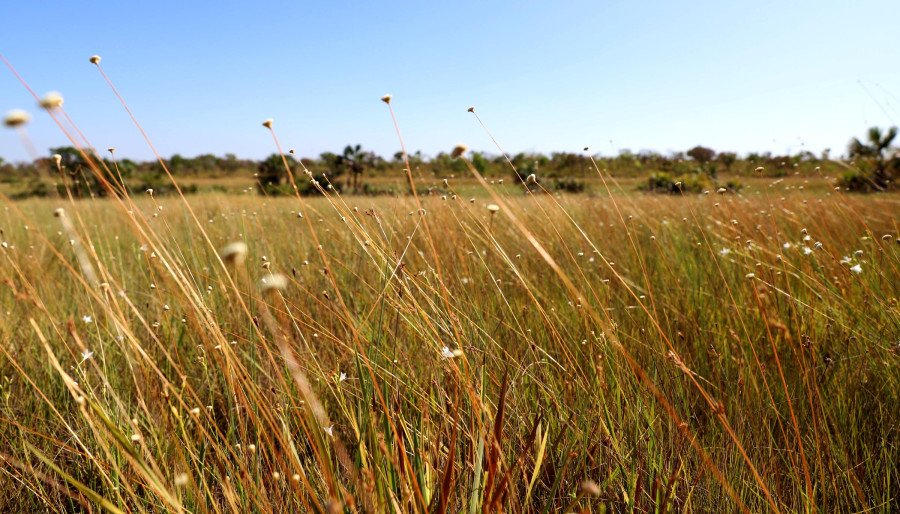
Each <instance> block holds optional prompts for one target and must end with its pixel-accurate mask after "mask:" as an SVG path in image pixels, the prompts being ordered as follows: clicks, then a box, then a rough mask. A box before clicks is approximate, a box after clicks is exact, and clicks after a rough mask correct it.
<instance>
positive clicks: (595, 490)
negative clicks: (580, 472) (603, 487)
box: [581, 480, 600, 496]
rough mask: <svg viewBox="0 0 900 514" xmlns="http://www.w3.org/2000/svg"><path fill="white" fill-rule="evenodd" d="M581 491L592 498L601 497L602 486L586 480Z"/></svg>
mask: <svg viewBox="0 0 900 514" xmlns="http://www.w3.org/2000/svg"><path fill="white" fill-rule="evenodd" d="M581 491H582V492H584V493H585V494H587V495H590V496H600V486H598V485H597V482H594V481H593V480H585V481H584V482H582V483H581Z"/></svg>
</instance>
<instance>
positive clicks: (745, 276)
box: [744, 273, 756, 278]
mask: <svg viewBox="0 0 900 514" xmlns="http://www.w3.org/2000/svg"><path fill="white" fill-rule="evenodd" d="M754 277H756V273H747V274H746V275H744V278H754Z"/></svg>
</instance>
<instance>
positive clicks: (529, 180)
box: [525, 173, 537, 184]
mask: <svg viewBox="0 0 900 514" xmlns="http://www.w3.org/2000/svg"><path fill="white" fill-rule="evenodd" d="M525 182H533V183H535V184H537V175H535V174H534V173H532V174H531V175H528V178H526V179H525Z"/></svg>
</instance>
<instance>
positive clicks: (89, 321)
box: [81, 315, 94, 323]
mask: <svg viewBox="0 0 900 514" xmlns="http://www.w3.org/2000/svg"><path fill="white" fill-rule="evenodd" d="M81 321H84V322H85V323H93V322H94V318H92V317H90V316H87V315H85V316H82V317H81Z"/></svg>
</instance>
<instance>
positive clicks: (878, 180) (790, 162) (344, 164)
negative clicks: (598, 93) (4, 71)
mask: <svg viewBox="0 0 900 514" xmlns="http://www.w3.org/2000/svg"><path fill="white" fill-rule="evenodd" d="M896 136H897V128H896V127H891V128H890V129H888V130H886V131H883V130H881V129H879V128H877V127H873V128H871V129H870V130H869V131H868V133H867V134H866V137H865V138H863V139H857V138H854V139H852V140H851V141H850V144H849V145H848V149H847V157H846V158H841V159H833V158H831V156H830V152H829V151H828V150H826V151H824V152H822V153H821V154H819V155H816V154H813V153H812V152H808V151H801V152H798V153H795V154H789V155H788V154H785V155H778V154H772V153H768V152H767V153H749V154H746V155H739V154H737V153H735V152H717V151H715V150H714V149H712V148H708V147H705V146H699V145H698V146H695V147H693V148H690V149H687V150H685V151H679V152H673V153H669V154H662V153H659V152H654V151H647V150H644V151H639V152H632V151H630V150H627V149H625V150H620V151H619V152H618V154H617V155H615V156H603V155H590V154H589V153H588V152H583V153H575V152H553V153H550V154H543V153H531V152H521V153H517V154H515V155H511V156H509V157H508V158H509V161H507V156H504V155H498V154H490V153H485V152H475V151H473V152H470V153H469V154H468V155H467V157H468V158H469V160H470V161H471V162H472V164H473V166H474V167H475V168H476V169H478V171H479V172H481V173H482V174H484V175H485V176H487V177H495V178H496V177H501V178H502V177H511V178H513V179H518V178H519V177H526V176H529V175H531V174H534V175H535V176H537V177H540V178H541V180H545V181H555V182H554V183H555V184H557V185H561V186H560V187H559V189H566V190H569V189H578V188H577V187H573V186H572V184H576V185H577V183H578V181H580V180H585V179H589V178H591V177H596V173H597V171H596V169H600V170H602V171H603V172H604V173H609V174H610V175H612V176H616V177H647V178H648V186H647V188H646V189H648V190H655V191H665V190H679V189H680V188H683V187H684V184H690V183H702V184H708V183H709V181H710V180H712V181H715V179H716V177H717V176H718V175H719V174H724V175H727V176H735V177H740V176H760V175H762V176H770V177H777V176H784V175H788V174H792V173H804V174H809V173H818V174H820V175H822V176H831V177H835V178H836V179H837V180H838V183H839V184H840V185H842V186H845V187H847V188H848V189H851V190H866V191H884V190H888V189H892V188H894V187H895V185H894V182H895V181H894V178H895V176H896V174H897V172H898V171H900V154H898V151H897V149H896V147H894V145H893V143H894V140H895V139H896ZM89 155H90V158H91V159H92V160H93V161H94V162H95V163H96V164H98V165H99V166H100V167H101V168H102V170H104V173H108V174H109V175H110V176H109V177H107V178H111V179H113V182H116V180H121V181H123V182H124V183H126V184H129V185H130V186H131V187H134V188H143V187H145V186H147V187H152V186H153V185H157V187H161V188H164V187H165V183H166V182H167V181H165V180H163V179H164V177H165V174H164V169H163V166H162V164H161V163H160V162H158V161H135V160H131V159H115V158H114V155H113V154H112V153H111V152H110V153H107V154H106V155H100V154H99V153H98V152H96V151H89ZM285 157H286V160H287V162H288V164H289V166H291V168H292V171H293V174H294V176H295V177H299V178H298V187H299V188H300V189H301V191H302V192H314V191H312V190H311V188H310V187H309V186H308V182H309V180H308V179H306V180H304V178H305V175H304V173H303V170H309V171H310V172H311V173H312V174H313V175H315V176H318V177H321V178H322V179H325V180H327V183H328V184H329V185H330V186H331V187H332V188H333V189H337V190H340V191H344V192H349V193H366V192H370V191H371V190H372V186H371V185H370V184H368V183H367V182H366V179H368V178H375V177H391V176H397V177H399V176H402V175H404V174H405V173H406V161H405V160H404V158H403V155H402V153H400V152H397V153H395V154H394V155H393V156H391V157H389V158H385V157H383V156H380V155H378V154H376V153H375V152H372V151H369V150H366V149H364V148H363V147H362V146H361V145H359V144H356V145H347V146H346V147H345V148H344V149H343V150H342V151H341V152H324V153H321V154H319V155H318V156H317V157H312V158H308V157H304V158H302V159H301V160H302V166H301V165H300V164H301V163H299V162H298V161H297V159H295V158H294V156H293V154H291V155H287V156H285ZM57 159H58V160H59V164H58V165H57ZM407 160H408V162H409V167H410V169H411V171H412V173H413V174H414V175H417V176H420V177H427V178H437V179H442V178H450V177H463V176H466V175H467V174H468V171H467V169H466V167H465V164H464V163H463V162H462V161H461V160H459V159H454V158H452V157H451V155H450V154H449V153H447V152H440V153H438V154H437V155H433V156H426V155H424V154H423V153H422V152H421V151H417V152H415V153H412V154H409V155H408V156H407ZM164 163H165V165H166V167H167V168H168V170H169V171H170V172H171V173H172V174H173V175H174V176H176V177H178V178H225V177H247V176H251V175H252V176H253V177H254V178H255V179H256V180H255V181H256V184H257V188H258V189H259V191H260V192H262V193H265V194H281V193H290V192H292V186H290V185H289V184H288V183H287V173H286V172H285V168H284V160H283V159H282V156H281V155H278V154H273V155H270V156H268V157H267V158H265V159H263V160H260V161H257V160H253V159H241V158H238V157H237V156H235V155H234V154H225V155H224V156H217V155H213V154H202V155H198V156H195V157H185V156H182V155H179V154H175V155H173V156H171V157H170V158H168V159H165V160H164ZM510 163H512V165H513V167H515V169H516V170H517V172H516V173H513V171H512V168H511V167H510V165H509V164H510ZM60 173H61V175H62V178H63V179H65V180H67V181H68V182H69V183H70V185H71V186H72V187H74V190H75V194H79V195H80V194H87V193H89V192H92V193H95V194H103V192H102V190H103V188H102V187H100V184H99V179H98V178H97V177H95V176H94V174H93V173H92V172H91V171H90V166H89V164H88V162H87V160H86V159H85V154H83V153H82V152H81V151H79V150H77V149H76V148H72V147H59V148H51V149H50V151H49V155H48V156H47V157H44V158H41V159H38V160H36V161H35V162H30V163H9V162H5V161H3V159H2V158H0V181H2V182H6V183H19V182H27V183H31V184H32V185H33V189H34V190H33V191H31V193H32V194H34V195H42V194H44V193H47V192H48V190H49V188H50V187H51V186H50V185H48V184H46V181H42V180H41V177H45V176H50V177H54V176H57V177H58V176H59V175H60ZM566 184H568V185H566ZM704 187H705V186H704ZM161 191H162V190H161Z"/></svg>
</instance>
